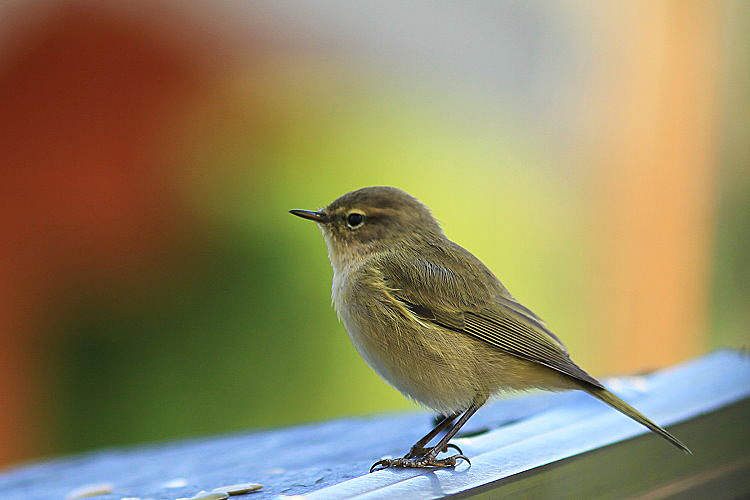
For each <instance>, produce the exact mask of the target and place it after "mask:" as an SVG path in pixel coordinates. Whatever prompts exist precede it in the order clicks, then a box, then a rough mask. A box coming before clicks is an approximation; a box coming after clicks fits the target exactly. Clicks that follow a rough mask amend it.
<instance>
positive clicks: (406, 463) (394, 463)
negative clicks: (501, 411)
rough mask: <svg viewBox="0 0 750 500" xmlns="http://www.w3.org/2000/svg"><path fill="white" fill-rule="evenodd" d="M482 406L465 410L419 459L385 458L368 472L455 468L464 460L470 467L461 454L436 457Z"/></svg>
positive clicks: (480, 404) (477, 404) (476, 405)
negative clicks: (415, 468)
mask: <svg viewBox="0 0 750 500" xmlns="http://www.w3.org/2000/svg"><path fill="white" fill-rule="evenodd" d="M485 401H486V400H485ZM483 404H484V401H482V402H481V403H473V404H472V405H471V406H470V407H469V409H468V410H466V411H465V412H464V414H463V415H461V418H459V419H458V421H457V422H456V423H455V424H453V427H451V428H450V430H449V431H448V432H447V433H446V434H445V436H443V439H441V440H440V441H439V442H438V444H436V445H435V446H433V447H432V448H429V450H428V451H427V453H425V454H424V455H422V456H419V457H414V458H407V457H403V458H386V459H383V460H379V461H378V462H375V463H374V464H372V467H370V472H372V471H374V470H375V468H377V467H382V468H384V469H386V468H388V467H455V466H456V463H457V461H458V460H466V461H467V462H468V463H469V465H471V462H470V461H469V459H468V457H466V456H465V455H463V454H457V455H453V456H450V457H448V458H442V459H438V458H437V456H438V454H439V453H440V452H441V451H442V450H443V449H447V446H448V441H450V440H451V438H453V436H455V435H456V433H457V432H458V431H459V429H461V427H463V425H464V424H465V423H466V421H467V420H469V418H471V416H472V415H474V413H476V411H477V410H478V409H479V408H480V407H481V406H482V405H483ZM442 424H443V422H440V425H441V426H442ZM446 425H448V424H446ZM437 432H440V431H439V430H438V431H437ZM436 434H437V433H436ZM425 437H427V436H425ZM420 441H421V440H420ZM415 446H416V445H415Z"/></svg>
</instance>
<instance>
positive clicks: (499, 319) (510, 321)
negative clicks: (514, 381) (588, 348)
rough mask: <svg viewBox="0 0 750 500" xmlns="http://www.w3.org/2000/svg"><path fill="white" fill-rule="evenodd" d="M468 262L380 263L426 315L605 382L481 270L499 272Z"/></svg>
mask: <svg viewBox="0 0 750 500" xmlns="http://www.w3.org/2000/svg"><path fill="white" fill-rule="evenodd" d="M467 253H468V252H467ZM469 255H471V254H469ZM471 257H472V258H473V256H471ZM449 262H450V261H449ZM469 264H471V265H466V264H463V265H462V266H461V267H462V268H460V269H457V270H453V269H449V268H448V267H446V266H439V265H437V264H435V262H431V261H429V260H426V259H425V258H424V257H423V258H420V259H418V260H412V261H401V260H399V259H393V258H391V259H384V260H382V261H381V262H380V265H379V266H378V267H379V269H380V271H381V273H382V275H383V278H384V280H385V281H386V283H387V284H388V287H389V289H390V290H391V291H392V292H391V293H392V294H393V296H394V297H395V298H396V299H398V300H400V301H401V302H402V303H403V304H404V305H405V306H406V307H407V308H408V309H409V310H411V311H412V312H413V313H414V314H415V315H417V316H418V317H420V318H421V319H423V320H427V321H430V322H432V323H434V324H436V325H439V326H442V327H443V328H447V329H449V330H452V331H455V332H458V333H462V334H465V335H469V336H471V337H473V338H475V339H477V340H479V341H482V342H485V343H487V344H489V345H491V346H493V347H495V348H497V349H500V350H502V351H504V352H507V353H509V354H512V355H514V356H518V357H520V358H523V359H526V360H529V361H532V362H535V363H538V364H541V365H544V366H547V367H549V368H552V369H554V370H557V371H559V372H561V373H564V374H566V375H568V376H570V377H573V378H575V379H577V380H580V381H582V382H585V383H587V384H591V385H593V386H595V387H600V388H602V387H603V386H602V385H601V383H599V382H598V381H597V380H596V379H594V378H593V377H591V376H590V375H589V374H588V373H586V372H585V371H584V370H583V369H581V368H580V367H579V366H578V365H576V364H575V363H574V362H573V361H572V360H571V359H570V357H569V355H568V352H567V350H566V349H565V346H564V345H563V344H562V342H560V340H559V339H558V338H557V337H556V336H555V335H554V334H553V333H552V332H550V331H549V329H547V327H546V326H545V325H544V324H543V323H542V321H541V319H540V318H539V317H538V316H536V315H535V314H534V313H533V312H531V311H530V310H529V309H527V308H526V307H524V306H523V305H521V304H520V303H518V302H517V301H516V300H515V299H513V297H512V296H511V295H510V294H509V293H508V292H507V290H506V289H505V288H504V287H503V286H502V284H501V283H500V282H499V281H497V285H496V286H495V287H494V288H493V287H489V288H488V287H487V286H486V283H485V282H486V279H485V280H481V279H477V273H482V274H485V273H488V274H490V276H492V278H494V275H492V274H491V273H490V272H489V271H488V270H487V269H486V268H485V267H484V266H483V265H482V264H481V262H479V261H478V260H477V259H475V258H474V261H470V262H469ZM494 279H495V280H497V278H494Z"/></svg>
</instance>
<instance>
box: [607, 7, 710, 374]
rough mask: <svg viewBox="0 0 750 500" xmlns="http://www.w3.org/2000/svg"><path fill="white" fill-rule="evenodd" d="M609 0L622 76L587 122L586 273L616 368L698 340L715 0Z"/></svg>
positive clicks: (673, 355)
mask: <svg viewBox="0 0 750 500" xmlns="http://www.w3.org/2000/svg"><path fill="white" fill-rule="evenodd" d="M618 5H619V7H618V8H614V9H611V10H609V11H608V13H606V14H605V17H609V16H617V17H619V19H620V21H619V22H620V23H621V24H622V25H624V26H625V27H626V29H625V30H623V34H622V38H623V39H622V40H620V42H621V43H622V45H621V50H622V53H620V54H617V55H616V57H615V59H618V61H617V62H618V63H622V62H624V64H623V66H622V67H618V68H617V70H616V72H617V74H618V75H619V76H621V77H622V76H624V79H622V80H620V81H613V82H612V85H613V88H612V94H611V95H609V96H608V97H609V99H611V102H613V103H617V104H608V103H605V104H604V109H606V110H607V111H606V112H605V114H606V115H607V116H603V117H601V121H602V126H601V127H599V130H601V131H602V132H597V133H602V134H603V136H604V137H601V139H602V140H600V141H598V142H599V144H600V145H601V150H600V151H599V152H598V154H599V155H600V159H599V161H598V163H599V164H600V166H601V172H602V174H601V175H602V177H601V178H599V179H597V182H596V183H595V185H596V186H597V187H599V188H601V191H600V192H599V193H597V194H596V195H595V196H594V199H596V200H597V206H596V210H595V211H596V214H595V217H597V222H596V227H597V230H598V232H599V233H598V235H596V236H595V239H596V240H597V241H598V245H599V248H598V249H597V254H598V255H601V256H602V260H601V262H600V263H599V269H596V270H595V271H599V272H594V273H593V275H594V276H596V278H595V280H596V281H597V282H598V285H597V286H600V287H602V288H601V289H599V290H598V292H599V294H598V295H599V297H598V298H597V301H598V302H599V303H600V304H602V306H603V307H602V308H601V309H600V311H599V313H600V314H601V316H600V317H599V318H598V323H597V325H596V328H595V329H594V331H593V334H594V335H595V338H596V339H597V342H599V345H600V350H601V352H602V353H606V355H602V356H601V357H600V359H603V360H606V371H618V372H619V371H634V370H641V369H650V368H655V367H658V366H663V365H668V364H671V363H675V362H677V361H680V360H684V359H686V358H688V357H691V356H695V355H697V354H699V353H701V352H703V350H704V349H705V348H706V345H707V335H706V333H707V332H706V331H705V329H706V324H707V320H706V314H707V304H708V300H707V294H708V266H709V262H710V241H711V236H712V234H711V218H712V205H713V196H714V183H715V177H716V170H717V163H716V162H717V160H716V136H717V131H716V127H717V121H718V120H717V118H718V117H717V113H718V109H717V108H718V99H717V79H718V76H717V75H718V69H719V67H718V66H719V30H718V28H719V16H720V10H721V5H720V4H719V3H716V2H712V1H702V0H695V1H672V2H637V3H625V4H618ZM608 21H609V22H611V23H613V24H614V23H616V22H617V21H615V19H614V18H612V19H608ZM610 106H615V107H616V109H614V110H613V109H612V108H611V107H610ZM602 363H604V361H602ZM604 366H605V365H604V364H602V368H604Z"/></svg>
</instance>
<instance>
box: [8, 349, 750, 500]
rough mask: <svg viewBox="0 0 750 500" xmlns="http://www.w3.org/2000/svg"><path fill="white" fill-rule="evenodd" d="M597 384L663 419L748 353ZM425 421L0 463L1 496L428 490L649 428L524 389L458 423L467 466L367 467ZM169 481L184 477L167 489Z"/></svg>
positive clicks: (732, 390) (340, 425)
mask: <svg viewBox="0 0 750 500" xmlns="http://www.w3.org/2000/svg"><path fill="white" fill-rule="evenodd" d="M605 384H608V385H609V386H610V387H611V388H612V389H613V390H614V392H616V393H618V394H619V395H620V396H621V397H623V398H624V399H626V400H628V401H630V402H631V403H633V404H634V405H635V406H636V407H638V408H639V409H640V410H642V411H643V412H644V413H645V414H647V415H649V416H650V417H651V418H653V419H654V420H655V421H656V422H657V423H659V424H662V425H669V424H673V423H677V422H681V421H684V420H688V419H690V418H693V417H696V416H698V415H701V414H703V413H706V412H709V411H712V410H714V409H717V408H721V407H723V406H726V405H728V404H731V403H733V402H735V401H738V400H741V399H744V398H748V397H750V358H748V357H747V356H743V355H741V354H739V353H736V352H730V351H720V352H716V353H713V354H710V355H708V356H705V357H703V358H700V359H698V360H694V361H691V362H689V363H686V364H683V365H680V366H677V367H674V368H670V369H668V370H663V371H660V372H657V373H654V374H651V375H648V376H645V377H625V378H619V379H610V380H608V381H607V380H605ZM431 419H432V416H431V414H429V413H424V412H413V413H408V414H400V415H386V416H377V417H370V418H350V419H342V420H335V421H330V422H324V423H320V424H313V425H304V426H297V427H291V428H286V429H279V430H271V431H267V432H257V433H243V434H235V435H229V436H219V437H211V438H206V439H195V440H188V441H181V442H177V443H168V444H159V445H152V446H146V447H138V448H129V449H127V448H126V449H114V450H105V451H100V452H96V453H90V454H85V455H80V456H75V457H67V458H62V459H59V460H52V461H45V462H41V463H37V464H32V465H27V466H23V467H19V468H15V469H12V470H8V471H5V472H4V473H3V474H0V498H2V499H3V500H5V499H26V500H35V499H60V498H64V497H65V495H66V494H67V493H68V492H70V491H71V490H73V489H75V488H77V487H80V486H82V485H86V484H91V483H101V482H106V483H112V484H113V485H114V486H115V490H114V493H113V494H110V495H104V496H98V497H96V498H97V499H107V500H111V499H117V500H119V499H120V498H122V497H141V498H154V499H174V498H178V497H190V496H192V495H194V494H196V493H197V492H198V491H200V490H211V489H213V488H215V487H219V486H223V485H228V484H233V483H240V482H256V483H262V484H263V485H264V489H263V490H261V491H259V492H256V493H251V494H250V495H248V496H247V497H238V498H258V499H260V498H276V497H277V496H279V495H306V496H309V498H310V499H334V498H352V497H357V498H397V497H403V496H408V497H415V498H416V497H421V498H434V497H439V496H442V495H446V494H453V493H459V492H461V491H465V490H467V489H470V488H473V487H476V486H478V485H481V484H486V483H488V482H490V481H495V480H497V479H500V478H502V477H507V476H509V475H512V474H516V473H519V472H522V471H525V470H529V469H531V468H534V467H538V466H540V465H544V464H547V463H550V462H553V461H556V460H560V459H562V458H566V457H570V456H573V455H575V454H578V453H582V452H585V451H588V450H591V449H595V448H598V447H601V446H604V445H607V444H610V443H613V442H617V441H620V440H623V439H627V438H630V437H633V436H635V435H639V434H642V433H644V432H648V431H647V430H646V429H644V428H643V427H641V426H640V425H638V424H636V423H635V422H632V421H630V420H629V419H628V418H626V417H624V416H622V415H621V414H619V413H617V412H615V411H614V410H611V409H609V408H608V407H606V406H604V405H603V404H602V403H600V402H598V401H596V400H594V399H593V398H591V397H590V396H588V395H586V394H584V393H581V392H577V391H576V392H566V393H557V394H553V393H540V394H533V395H525V396H521V397H517V398H513V399H509V400H503V401H497V402H495V403H492V404H490V405H488V406H487V407H485V408H483V409H482V410H480V412H479V413H478V414H477V415H475V416H474V417H473V418H472V419H471V420H470V421H469V423H468V424H467V425H466V427H465V429H464V430H465V432H466V433H476V432H481V431H486V432H482V433H480V434H478V435H476V436H474V437H468V438H461V439H457V440H455V442H456V443H458V444H460V445H461V447H462V448H463V450H464V452H465V453H466V454H467V455H468V456H469V457H470V458H471V459H472V467H470V468H469V467H467V466H466V465H461V466H459V467H458V468H457V469H456V470H455V471H453V470H438V471H424V470H383V471H378V472H375V473H373V474H367V471H368V469H369V467H370V465H371V464H372V463H373V462H374V461H376V460H377V459H379V458H380V457H383V456H397V455H401V454H403V453H404V452H405V451H406V450H407V449H408V447H409V446H410V445H411V444H412V443H413V442H414V441H416V440H417V439H418V438H419V437H420V436H421V435H423V434H424V433H426V432H427V431H428V430H429V428H430V427H431V424H432V422H431ZM653 439H655V440H658V439H660V438H658V437H656V436H654V437H653ZM686 444H687V445H688V446H690V443H689V442H688V443H686ZM664 446H669V444H667V443H666V442H665V443H664ZM696 451H697V450H696ZM675 453H679V452H677V451H675ZM177 479H180V480H183V479H184V481H185V482H186V484H185V485H184V486H180V487H173V488H169V487H167V486H168V485H169V483H170V482H171V481H174V480H177Z"/></svg>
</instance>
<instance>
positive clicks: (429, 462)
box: [370, 445, 471, 472]
mask: <svg viewBox="0 0 750 500" xmlns="http://www.w3.org/2000/svg"><path fill="white" fill-rule="evenodd" d="M453 446H455V445H453ZM458 460H466V463H468V464H469V466H471V460H469V458H468V457H467V456H466V455H464V454H458V455H453V456H451V457H448V458H442V459H437V458H435V457H434V456H431V454H430V453H428V454H427V455H423V456H421V457H418V458H405V457H404V458H385V459H383V460H379V461H377V462H375V463H374V464H372V467H370V472H373V471H374V470H376V468H377V467H381V468H383V469H387V468H389V467H409V468H423V467H455V466H456V464H457V463H458Z"/></svg>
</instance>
